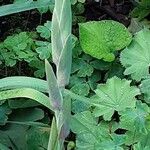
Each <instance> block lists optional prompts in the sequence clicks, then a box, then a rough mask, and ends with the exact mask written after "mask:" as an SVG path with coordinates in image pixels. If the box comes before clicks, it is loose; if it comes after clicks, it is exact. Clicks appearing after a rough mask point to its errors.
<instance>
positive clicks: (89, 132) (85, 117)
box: [71, 111, 125, 150]
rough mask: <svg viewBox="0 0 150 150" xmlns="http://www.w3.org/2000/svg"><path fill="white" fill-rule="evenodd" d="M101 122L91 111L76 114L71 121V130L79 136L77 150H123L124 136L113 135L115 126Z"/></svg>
mask: <svg viewBox="0 0 150 150" xmlns="http://www.w3.org/2000/svg"><path fill="white" fill-rule="evenodd" d="M111 126H112V128H111V131H110V130H109V129H110V124H108V123H106V122H100V124H98V122H97V119H96V118H95V117H94V116H93V115H92V113H91V112H90V111H84V112H81V113H77V114H75V115H74V116H73V117H72V119H71V129H72V131H73V132H74V133H76V134H77V139H76V148H77V149H78V150H87V149H88V150H114V149H117V150H123V149H122V148H121V147H120V146H121V145H122V144H123V143H124V141H125V140H124V136H119V135H116V134H111V133H113V132H114V131H115V130H116V127H115V124H114V123H113V122H112V124H111Z"/></svg>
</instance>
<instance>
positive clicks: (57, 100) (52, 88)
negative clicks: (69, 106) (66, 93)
mask: <svg viewBox="0 0 150 150" xmlns="http://www.w3.org/2000/svg"><path fill="white" fill-rule="evenodd" d="M45 69H46V78H47V82H48V88H49V97H50V99H51V102H52V104H53V107H54V108H55V109H56V111H57V110H60V109H61V107H62V105H63V97H62V94H61V92H60V90H59V87H58V84H57V80H56V77H55V74H54V72H53V69H52V67H51V65H50V64H49V62H48V61H47V60H46V61H45Z"/></svg>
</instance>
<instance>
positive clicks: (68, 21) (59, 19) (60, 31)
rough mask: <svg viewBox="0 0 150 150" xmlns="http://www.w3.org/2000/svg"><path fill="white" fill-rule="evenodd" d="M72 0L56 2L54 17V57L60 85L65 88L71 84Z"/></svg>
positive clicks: (52, 39)
mask: <svg viewBox="0 0 150 150" xmlns="http://www.w3.org/2000/svg"><path fill="white" fill-rule="evenodd" d="M71 25H72V15H71V4H70V0H61V1H60V0H58V2H57V0H56V1H55V8H54V12H53V17H52V31H51V34H52V36H51V41H52V57H53V61H54V63H55V64H56V66H57V77H58V85H59V86H61V87H64V86H65V85H66V84H68V82H69V77H70V70H71V62H72V58H71V56H72V42H71Z"/></svg>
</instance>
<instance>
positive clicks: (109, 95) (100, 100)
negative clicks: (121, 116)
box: [91, 77, 140, 120]
mask: <svg viewBox="0 0 150 150" xmlns="http://www.w3.org/2000/svg"><path fill="white" fill-rule="evenodd" d="M130 83H131V81H128V80H126V79H123V80H121V79H119V78H118V77H113V78H111V79H108V80H107V82H106V84H100V85H98V87H97V89H96V90H95V93H96V94H97V96H95V97H94V98H93V100H92V101H91V102H92V103H94V105H95V106H96V107H95V109H94V112H93V114H94V115H95V116H96V117H98V116H103V118H104V120H110V119H111V117H112V115H113V113H114V111H123V110H125V109H126V108H133V107H135V102H136V101H135V100H136V98H135V96H136V95H138V94H140V91H139V89H138V88H136V87H133V86H130Z"/></svg>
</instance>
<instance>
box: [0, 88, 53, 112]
mask: <svg viewBox="0 0 150 150" xmlns="http://www.w3.org/2000/svg"><path fill="white" fill-rule="evenodd" d="M22 97H23V98H30V99H33V100H35V101H37V102H39V103H40V104H42V105H44V106H45V107H47V108H49V109H51V110H53V107H52V105H51V103H50V99H49V98H48V97H47V96H46V95H44V94H43V93H41V92H39V91H37V90H34V89H30V88H20V89H13V90H6V91H2V92H0V101H1V100H5V99H11V98H22Z"/></svg>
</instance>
